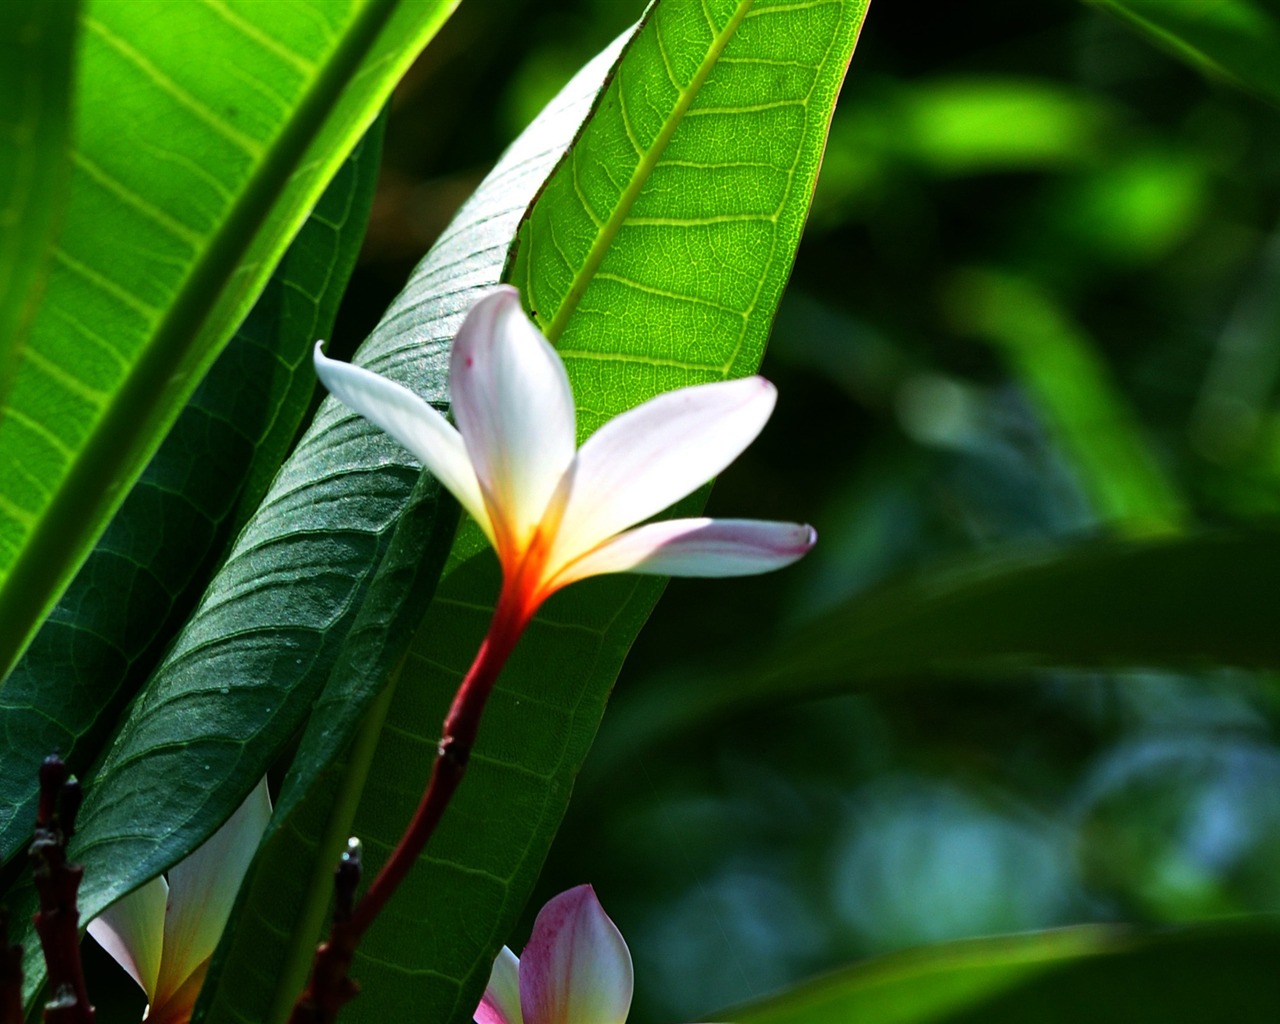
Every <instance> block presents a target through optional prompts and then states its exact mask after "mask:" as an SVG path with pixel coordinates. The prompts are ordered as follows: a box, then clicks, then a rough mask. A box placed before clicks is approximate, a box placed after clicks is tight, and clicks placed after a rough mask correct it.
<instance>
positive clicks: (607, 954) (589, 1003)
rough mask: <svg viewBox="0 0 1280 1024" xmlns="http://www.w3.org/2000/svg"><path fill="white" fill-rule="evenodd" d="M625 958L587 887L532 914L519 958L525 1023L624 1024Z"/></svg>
mask: <svg viewBox="0 0 1280 1024" xmlns="http://www.w3.org/2000/svg"><path fill="white" fill-rule="evenodd" d="M632 986H633V975H632V970H631V953H630V951H629V950H628V949H627V944H626V943H625V942H624V941H623V939H622V934H621V933H620V932H619V931H618V929H617V927H616V926H615V925H614V923H613V922H612V921H610V920H609V915H608V914H606V913H605V912H604V908H603V907H601V906H600V901H599V900H597V899H596V894H595V892H594V891H593V890H592V888H591V886H589V885H580V886H578V887H577V888H575V889H570V890H569V891H568V892H562V893H561V894H560V895H559V896H557V897H555V899H553V900H551V901H550V902H548V903H547V905H546V906H545V907H543V908H542V910H540V911H539V912H538V919H537V920H536V921H534V923H533V934H532V935H531V936H529V945H527V946H525V947H524V952H523V953H522V954H521V956H520V1006H521V1009H522V1010H523V1012H524V1021H525V1024H625V1021H626V1019H627V1011H628V1010H630V1009H631V993H632Z"/></svg>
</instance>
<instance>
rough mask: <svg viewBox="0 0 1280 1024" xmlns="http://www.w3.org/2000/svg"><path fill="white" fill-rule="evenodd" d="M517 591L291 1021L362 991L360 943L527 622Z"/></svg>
mask: <svg viewBox="0 0 1280 1024" xmlns="http://www.w3.org/2000/svg"><path fill="white" fill-rule="evenodd" d="M511 589H513V588H507V587H504V588H503V592H502V596H501V597H499V599H498V607H497V609H496V610H495V611H494V614H493V621H492V622H491V623H490V625H489V632H488V634H487V635H486V636H485V638H484V641H483V642H482V643H481V645H480V650H479V651H478V652H477V654H476V658H475V661H474V662H472V664H471V668H470V669H469V670H468V672H467V674H466V676H465V677H464V678H463V680H462V683H461V685H459V687H458V692H457V694H456V696H455V697H454V698H453V704H452V706H451V707H450V708H449V713H448V715H446V716H445V720H444V728H443V729H442V730H441V736H440V743H439V745H438V746H437V748H436V759H435V762H434V763H433V764H432V766H431V776H430V778H429V779H428V781H427V788H426V791H425V792H424V793H423V794H422V800H421V801H420V802H419V803H418V809H417V811H415V812H414V815H413V819H412V820H411V821H410V822H409V827H408V828H407V829H406V830H405V833H404V835H403V836H401V838H400V842H399V843H397V844H396V848H395V849H394V850H392V851H391V856H390V857H389V858H387V862H386V863H385V864H384V865H383V866H382V870H381V871H379V872H378V875H377V877H376V878H374V880H373V882H372V883H371V884H370V885H369V888H368V889H367V890H366V891H365V894H364V896H363V897H362V898H361V900H360V902H359V903H357V904H356V906H355V909H354V911H353V912H352V913H351V916H350V917H349V918H347V919H346V920H337V919H335V920H334V922H333V925H332V927H331V929H330V932H329V939H328V941H326V942H323V943H321V944H320V946H319V948H318V949H317V950H316V957H315V961H314V962H313V964H312V967H311V980H310V982H309V983H308V985H307V988H306V990H305V991H304V992H303V993H302V995H300V996H299V997H298V1001H297V1002H296V1003H295V1004H294V1007H293V1012H292V1013H291V1014H290V1016H289V1024H332V1022H333V1021H335V1020H336V1019H337V1015H338V1011H339V1010H340V1009H341V1008H342V1007H343V1006H344V1005H346V1004H347V1003H348V1002H350V1001H351V1000H352V999H354V998H355V996H356V995H357V994H358V993H359V991H360V988H359V986H358V985H357V984H356V983H355V982H354V981H352V980H351V978H350V977H349V976H348V971H349V970H350V968H351V961H352V959H353V958H354V956H355V951H356V946H357V945H358V944H359V942H360V940H361V938H363V937H364V933H365V932H366V931H367V930H368V929H369V926H370V925H371V924H373V922H374V920H375V918H377V916H378V914H380V913H381V912H382V909H383V907H385V906H386V904H387V901H388V900H389V899H390V898H391V896H392V894H394V893H395V891H396V889H397V888H399V886H400V883H401V882H403V881H404V879H405V877H406V876H407V875H408V874H409V871H410V869H411V868H412V867H413V865H414V864H415V863H417V860H418V857H419V856H421V854H422V851H423V850H424V849H425V848H426V845H427V842H428V841H429V840H430V839H431V836H432V834H433V833H434V832H435V830H436V826H437V825H439V824H440V819H441V817H442V816H443V815H444V811H445V808H446V807H448V805H449V801H450V800H452V799H453V794H454V793H455V792H456V791H457V789H458V784H459V783H461V782H462V776H463V775H464V774H465V773H466V770H467V762H468V761H469V760H470V757H471V748H472V746H473V745H474V744H475V740H476V734H477V733H478V732H479V729H480V716H481V715H482V714H483V713H484V708H485V704H486V703H487V702H488V700H489V694H491V693H492V692H493V687H494V684H495V683H496V682H497V681H498V673H500V672H501V671H502V668H503V666H504V665H506V663H507V659H508V658H509V657H510V656H511V652H512V650H514V649H515V646H516V642H517V641H518V640H519V639H520V634H521V633H522V632H524V627H525V626H526V625H527V624H528V621H529V612H528V611H527V610H526V607H525V603H524V602H523V601H520V600H518V599H512V597H511V596H509V592H510V590H511Z"/></svg>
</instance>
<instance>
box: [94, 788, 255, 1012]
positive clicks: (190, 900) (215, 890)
mask: <svg viewBox="0 0 1280 1024" xmlns="http://www.w3.org/2000/svg"><path fill="white" fill-rule="evenodd" d="M270 817H271V798H270V796H269V795H268V793H267V780H266V779H263V780H262V782H261V783H259V784H258V786H257V787H256V788H255V789H254V791H253V792H252V793H250V794H249V796H248V798H247V799H246V800H245V802H244V803H243V804H241V805H240V807H239V809H238V810H237V811H236V812H235V814H233V815H232V816H231V817H230V818H228V819H227V822H226V824H224V825H223V826H222V827H221V828H220V829H218V831H217V832H215V833H214V834H213V835H212V836H210V837H209V839H208V840H207V841H206V842H205V843H204V845H203V846H201V847H199V848H198V849H197V850H195V852H193V853H192V854H191V855H190V856H189V857H187V858H186V860H184V861H182V862H181V863H179V864H175V865H174V866H173V867H172V868H171V869H170V870H169V876H168V879H167V880H166V879H165V878H163V877H160V878H153V879H152V880H151V881H150V882H148V883H147V884H146V885H144V886H142V888H140V889H135V890H134V891H133V892H131V893H130V894H129V895H128V896H125V897H124V898H123V899H121V900H117V901H116V902H115V903H113V904H112V905H111V906H109V907H108V908H107V909H106V910H104V911H103V912H102V913H101V914H100V915H99V916H98V917H95V918H94V919H93V920H92V921H90V922H89V934H90V935H92V936H93V937H94V938H95V939H96V940H97V941H98V944H99V945H100V946H102V948H103V949H105V950H106V951H107V952H108V953H110V954H111V955H112V956H113V957H114V958H115V960H116V962H117V963H118V964H119V965H120V966H121V967H123V968H124V969H125V970H126V971H128V972H129V974H130V975H131V976H132V977H133V980H134V981H136V982H137V983H138V984H139V985H140V986H141V987H142V990H143V991H144V992H145V993H146V994H147V1002H148V1006H147V1012H146V1016H145V1019H146V1021H147V1022H148V1024H187V1022H188V1021H189V1020H190V1019H191V1012H192V1010H194V1009H195V1005H196V998H197V997H198V996H199V995H200V986H201V985H203V984H204V976H205V974H206V973H207V972H208V970H209V959H210V957H212V956H213V951H214V949H216V948H217V945H218V940H219V939H220V938H221V937H222V930H223V928H225V927H226V924H227V918H228V917H230V915H231V907H232V905H233V904H234V903H235V899H236V893H237V892H238V891H239V889H240V883H241V882H242V881H243V880H244V876H245V872H246V871H248V870H249V863H250V861H252V860H253V855H254V854H255V853H256V852H257V849H258V842H259V840H261V839H262V833H263V832H264V831H266V828H267V821H268V819H270Z"/></svg>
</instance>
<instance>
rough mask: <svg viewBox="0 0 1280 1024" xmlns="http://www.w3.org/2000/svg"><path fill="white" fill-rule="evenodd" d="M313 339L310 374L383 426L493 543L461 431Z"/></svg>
mask: <svg viewBox="0 0 1280 1024" xmlns="http://www.w3.org/2000/svg"><path fill="white" fill-rule="evenodd" d="M322 344H323V342H319V341H318V342H316V349H315V366H316V376H317V377H319V378H320V380H321V381H322V382H323V383H324V386H325V387H326V388H328V389H329V392H330V393H331V394H332V395H333V396H334V397H335V398H337V399H338V400H339V401H340V402H342V404H343V405H345V406H347V407H348V408H350V409H353V410H354V411H356V412H358V413H359V414H360V415H361V416H363V417H364V418H365V419H367V420H368V421H369V422H370V423H372V424H373V425H374V426H375V427H378V428H380V429H382V430H385V431H386V432H387V433H388V434H390V435H391V436H392V437H394V438H395V439H396V440H397V441H399V442H400V443H401V444H402V445H404V446H405V447H406V448H408V449H409V451H410V452H412V453H413V455H414V457H415V458H416V459H417V460H418V461H419V462H421V463H422V464H423V465H424V466H426V467H427V469H428V470H430V471H431V474H432V475H433V476H435V478H436V479H437V480H439V481H440V483H442V484H443V485H444V486H445V487H446V488H448V490H449V492H450V493H451V494H452V495H453V496H454V497H455V498H457V499H458V503H459V504H460V505H461V506H462V507H463V508H464V509H466V510H467V512H468V513H470V515H471V518H472V519H474V520H475V521H476V522H477V523H479V524H480V528H481V529H482V530H484V532H485V533H486V534H487V535H488V537H489V541H490V543H492V542H493V527H492V526H490V524H489V513H488V512H487V511H486V509H485V504H484V498H483V497H481V495H480V484H479V483H478V482H477V481H476V474H475V471H474V470H473V469H472V468H471V460H470V459H469V458H468V457H467V448H466V445H465V444H464V443H463V441H462V435H460V434H459V433H458V431H457V430H455V429H454V428H453V425H452V424H451V423H449V421H448V420H446V419H445V418H444V417H443V416H441V415H440V414H439V413H438V412H436V410H435V409H433V408H431V406H430V405H428V404H427V403H426V402H424V401H423V400H422V399H421V398H420V397H418V396H417V395H415V394H414V393H413V392H412V391H410V390H409V389H408V388H406V387H404V386H403V385H402V384H397V383H396V382H395V381H393V380H388V379H387V378H386V377H383V376H381V375H380V374H376V373H374V372H373V371H372V370H366V369H365V368H364V367H363V366H355V365H353V364H352V363H343V362H339V361H338V360H336V359H330V358H328V357H327V356H326V355H325V354H324V353H323V352H321V351H320V346H321V345H322Z"/></svg>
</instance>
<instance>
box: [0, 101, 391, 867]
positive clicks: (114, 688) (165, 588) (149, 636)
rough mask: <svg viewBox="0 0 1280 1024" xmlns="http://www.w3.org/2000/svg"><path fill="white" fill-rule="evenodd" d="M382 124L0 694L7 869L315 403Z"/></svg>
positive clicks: (374, 172) (0, 785) (100, 738)
mask: <svg viewBox="0 0 1280 1024" xmlns="http://www.w3.org/2000/svg"><path fill="white" fill-rule="evenodd" d="M383 123H384V122H383V120H379V121H377V122H375V125H374V128H373V129H371V130H370V132H369V134H368V135H366V137H365V138H364V140H362V141H361V143H360V145H358V146H357V147H356V149H355V150H354V151H353V152H352V155H351V157H350V158H349V159H348V161H347V162H346V163H345V164H344V165H343V167H342V168H341V169H340V170H339V172H338V175H337V177H335V178H334V180H333V181H332V182H331V183H330V185H329V187H328V189H327V190H326V191H325V194H324V195H323V196H322V197H321V198H320V202H319V203H318V204H317V206H316V208H315V210H313V211H312V213H311V215H310V216H309V217H308V218H307V222H306V223H305V224H304V225H303V226H302V230H301V231H299V232H298V235H297V237H296V238H295V239H294V240H293V243H292V244H291V245H290V247H289V250H288V251H287V252H286V253H285V255H284V258H283V259H282V260H281V261H280V264H279V266H277V267H276V270H275V273H274V274H273V275H272V277H271V280H270V281H269V282H268V283H267V287H266V288H265V289H264V291H263V292H262V295H261V296H260V297H259V299H258V301H257V303H256V304H255V305H254V307H253V310H252V311H251V312H250V314H249V316H248V317H247V318H246V320H245V321H244V323H243V324H241V325H240V328H239V329H238V330H237V331H236V333H235V336H234V337H233V338H232V339H231V342H230V344H229V345H228V346H227V348H226V349H225V350H224V351H223V353H222V355H221V356H220V357H219V358H218V361H217V362H216V363H215V364H214V365H213V368H212V369H211V370H210V371H209V374H208V376H206V377H205V379H204V380H203V381H202V382H201V384H200V387H199V388H197V390H196V392H195V394H194V395H193V396H192V398H191V401H190V402H189V403H188V405H187V407H186V408H185V409H184V410H183V412H182V415H181V416H179V418H178V420H177V422H176V423H175V424H174V425H173V429H172V430H170V432H169V435H168V437H166V438H165V441H164V444H162V445H161V446H160V449H159V451H157V452H156V454H155V455H154V456H153V457H152V459H151V462H150V463H149V464H148V465H147V468H146V470H145V471H144V472H143V474H142V476H141V477H140V478H139V480H138V483H137V484H136V485H135V486H134V488H133V491H132V492H131V493H130V494H129V497H128V498H126V499H125V502H124V504H123V505H121V506H120V509H119V510H118V511H117V513H116V514H115V516H114V517H113V518H112V521H111V525H110V526H108V527H107V530H106V532H105V533H104V534H103V535H102V538H101V539H100V540H99V541H98V543H97V545H96V546H95V548H94V550H93V552H92V553H91V554H90V555H89V558H88V559H87V560H86V561H85V563H84V565H83V566H82V567H81V569H80V571H79V572H78V573H77V574H76V577H75V579H74V580H72V582H71V585H70V587H68V588H67V591H66V593H65V594H64V595H63V596H62V598H61V599H60V600H59V602H58V604H57V606H56V607H55V608H54V610H53V612H52V614H51V615H50V616H49V618H48V619H46V620H45V622H44V624H43V626H42V627H41V629H40V632H39V633H37V634H36V636H35V639H34V640H32V642H31V645H30V646H29V647H28V648H27V650H26V652H25V653H24V655H23V657H22V658H21V660H20V661H19V662H18V664H17V665H16V666H15V667H14V670H13V672H12V673H10V675H9V678H8V679H7V680H5V684H4V687H3V689H0V733H3V735H4V736H5V738H6V746H5V749H4V755H3V765H4V770H3V771H0V855H2V856H3V857H4V858H8V857H10V856H12V855H13V854H14V853H15V852H17V851H19V850H22V849H24V848H25V846H26V845H27V843H28V842H29V841H30V838H31V822H32V821H33V820H34V802H35V788H34V786H33V785H32V779H33V778H34V775H33V773H34V771H35V766H37V765H39V764H40V761H41V760H42V759H43V758H44V757H45V756H46V755H47V754H48V753H49V752H50V751H52V750H57V751H58V752H59V753H60V754H61V755H62V757H63V759H64V760H65V761H66V762H67V763H68V764H69V765H70V766H71V767H72V769H73V770H74V771H77V772H84V771H85V770H87V769H88V767H89V765H90V764H91V762H92V760H93V759H94V757H96V756H97V754H98V753H99V749H100V746H101V744H102V743H103V742H104V741H105V740H106V739H107V737H108V736H109V733H110V729H111V727H112V725H113V724H114V715H113V714H112V712H113V711H114V710H116V709H118V708H121V707H123V705H124V703H125V700H126V699H127V698H128V697H129V696H131V695H132V693H133V691H134V690H136V689H137V687H138V686H139V685H141V683H142V681H143V680H144V679H145V678H146V676H147V674H148V673H149V672H150V671H151V669H152V668H153V667H154V666H155V663H156V661H157V660H158V659H159V656H160V654H161V652H162V650H163V648H164V647H165V646H166V645H167V644H168V643H169V641H170V640H171V639H172V638H173V633H174V632H175V631H176V629H177V626H178V624H179V623H180V622H181V617H182V616H183V615H185V614H186V613H187V612H188V611H189V610H190V608H191V606H192V605H193V604H194V603H195V601H196V600H197V599H198V597H199V595H200V593H201V591H202V590H203V587H204V585H205V584H206V583H207V581H208V578H209V576H210V574H211V573H212V569H213V563H214V560H215V559H216V558H217V556H218V555H220V554H221V553H222V551H223V549H224V548H225V546H226V545H227V544H228V543H229V541H230V540H231V538H233V537H234V536H235V533H236V531H237V530H238V529H239V528H240V526H241V525H243V519H244V518H245V516H246V515H247V513H246V512H245V509H246V508H248V509H252V508H256V507H257V504H258V502H259V501H260V500H261V498H262V495H263V493H264V492H265V491H266V488H267V483H268V482H269V480H270V478H271V476H272V475H273V474H274V473H275V471H276V469H277V468H279V465H280V462H281V461H282V460H283V458H284V456H285V453H286V452H287V450H288V446H289V445H290V444H291V443H292V441H293V437H294V434H295V433H296V432H297V429H298V424H299V422H300V420H301V418H302V415H303V413H304V412H305V410H306V407H307V403H308V402H309V401H310V398H311V395H312V394H313V392H314V389H315V378H314V375H313V374H312V372H311V366H310V354H311V347H312V345H313V344H314V343H315V339H316V338H317V337H323V336H325V335H327V334H328V333H329V331H330V330H331V328H332V325H333V318H334V315H335V313H336V312H337V308H338V302H339V300H340V299H341V297H342V293H343V291H344V290H345V289H346V284H347V280H348V278H349V277H350V274H351V270H352V268H353V267H354V265H355V259H356V255H357V254H358V252H359V250H360V244H361V241H362V240H363V238H364V229H365V223H366V221H367V220H368V215H369V207H370V205H371V204H372V201H373V188H374V184H375V183H376V181H377V177H378V167H379V157H380V155H381V152H382V128H383Z"/></svg>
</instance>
